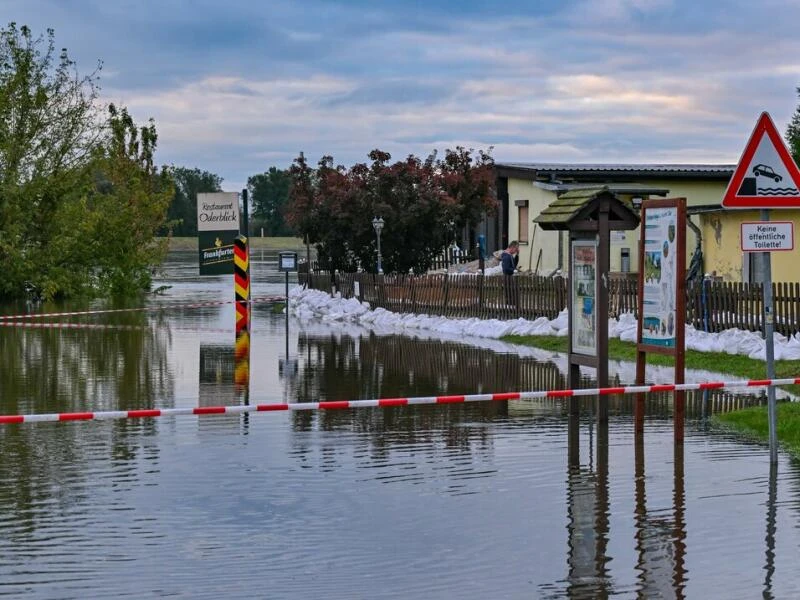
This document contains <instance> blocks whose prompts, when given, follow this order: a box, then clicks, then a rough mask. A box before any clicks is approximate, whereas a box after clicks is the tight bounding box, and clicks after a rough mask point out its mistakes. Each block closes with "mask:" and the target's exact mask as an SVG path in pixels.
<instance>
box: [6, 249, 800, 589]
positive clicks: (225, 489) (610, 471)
mask: <svg viewBox="0 0 800 600" xmlns="http://www.w3.org/2000/svg"><path fill="white" fill-rule="evenodd" d="M194 260H195V255H194V253H185V254H177V253H176V254H174V255H171V256H170V260H169V262H168V264H167V265H166V269H165V273H164V275H163V276H162V281H160V282H159V283H160V284H163V285H170V286H172V287H170V288H169V289H168V290H167V291H166V293H165V294H164V295H159V296H154V297H151V298H149V299H148V304H149V305H150V307H151V308H153V310H148V311H137V312H121V313H104V314H96V315H91V316H76V317H70V318H69V319H61V321H62V322H63V321H66V320H68V321H69V322H70V323H81V324H83V325H84V326H81V327H76V328H56V327H51V326H47V327H43V328H21V327H0V360H2V364H3V368H2V369H1V370H0V414H21V413H26V414H27V413H46V412H65V411H95V410H117V409H134V408H150V407H159V408H168V407H192V406H197V405H198V404H199V405H205V406H211V405H221V404H226V405H227V404H239V403H242V402H245V401H249V402H251V403H270V402H284V401H290V402H303V401H315V400H320V399H323V400H335V399H360V398H376V397H396V396H415V395H434V394H447V393H477V392H488V391H498V392H499V391H515V390H518V389H530V388H534V387H542V386H549V387H560V386H563V385H564V379H563V375H562V374H561V373H560V372H559V371H558V368H557V367H556V366H554V365H553V364H552V363H547V362H539V363H537V362H535V361H533V359H526V358H521V357H519V356H516V355H514V354H496V353H493V352H491V351H489V350H486V349H480V348H476V347H473V346H469V345H466V344H457V343H454V342H447V341H440V340H436V339H411V338H404V337H400V336H395V335H376V334H375V333H370V332H360V333H355V334H348V333H346V332H343V331H341V330H339V329H337V328H335V327H334V326H327V325H324V324H317V325H314V326H313V327H306V328H305V329H302V328H300V327H299V325H298V324H297V323H295V322H293V321H292V322H290V329H289V338H288V344H287V339H286V338H285V320H284V317H283V315H279V314H273V313H272V312H271V310H270V308H269V306H267V305H265V304H257V305H255V306H254V310H253V319H252V321H253V328H252V338H251V353H250V381H249V388H245V386H243V385H239V386H237V384H235V383H234V371H235V367H236V364H235V359H234V340H235V336H234V332H233V322H234V310H233V306H232V305H231V304H222V305H217V306H203V307H194V308H193V307H185V306H184V307H171V308H168V307H165V306H163V305H166V304H176V303H181V304H186V303H195V302H201V303H202V302H214V301H225V300H230V299H232V296H233V290H232V281H231V279H232V277H231V278H227V277H224V278H206V279H201V278H199V277H197V276H196V269H197V268H196V265H195V263H194ZM252 264H253V281H254V283H253V295H254V296H263V295H270V294H280V293H282V292H283V289H284V278H283V275H282V274H278V273H276V268H275V257H274V256H269V255H266V254H264V255H259V254H258V253H256V255H255V256H253V259H252ZM158 305H162V308H160V309H158V310H156V309H155V308H156V307H157V306H158ZM21 308H24V307H5V308H4V311H5V312H6V313H10V312H14V311H16V310H20V309H21ZM47 308H52V307H45V309H47ZM66 308H70V309H72V308H74V309H85V308H87V307H85V306H81V307H66ZM93 308H97V307H93ZM57 320H58V319H56V318H48V319H44V321H45V322H47V323H52V322H55V321H57ZM287 349H288V359H289V360H288V361H287V360H286V359H287ZM700 400H701V399H699V398H695V397H692V398H690V399H689V407H688V409H687V413H688V418H689V420H688V422H687V427H686V441H685V444H684V446H683V447H679V448H677V449H675V448H674V446H673V442H672V422H671V420H670V414H669V403H668V401H667V400H666V399H664V398H655V397H654V398H651V399H650V404H649V407H648V411H649V417H648V420H647V422H646V431H645V435H644V438H643V440H638V442H640V443H637V439H636V438H635V436H634V434H633V423H632V419H631V399H630V398H615V399H612V410H611V412H612V416H611V420H610V424H609V425H608V426H607V427H598V426H597V425H596V424H595V423H594V422H593V419H592V416H591V410H590V404H589V403H587V405H586V407H585V408H586V410H585V411H584V413H583V415H582V417H581V418H580V420H579V421H576V422H570V420H569V418H568V417H567V416H566V414H565V410H564V405H563V403H562V402H560V401H556V400H547V401H541V402H524V403H523V402H508V403H506V402H496V403H475V404H470V405H443V406H408V407H395V408H390V409H357V410H348V411H325V412H311V411H304V412H292V413H286V412H278V413H258V414H251V415H239V416H231V415H227V416H219V415H217V416H213V415H210V416H204V417H194V416H181V417H162V418H158V419H150V420H148V419H143V420H130V421H122V420H116V421H92V422H68V423H41V424H36V423H32V424H24V425H5V426H3V425H0V597H5V596H7V597H24V598H58V599H66V598H111V597H113V598H120V597H131V598H144V597H162V596H167V597H178V598H325V599H326V600H328V599H340V598H341V599H355V598H369V599H377V598H395V599H400V598H402V599H409V598H426V599H427V598H442V599H445V598H446V599H449V598H459V599H471V598H475V599H477V598H481V599H482V598H492V599H495V598H514V599H516V598H603V597H615V598H617V597H618V598H726V599H728V598H756V597H762V598H797V597H800V569H798V568H797V565H798V559H797V556H798V548H799V547H800V465H798V463H797V462H796V461H795V460H792V459H790V458H788V457H787V456H784V455H783V454H782V455H781V457H780V463H779V465H778V468H777V470H775V471H770V468H769V461H768V451H767V448H766V447H764V446H763V445H759V444H750V443H745V442H743V441H741V440H738V439H736V438H733V437H731V436H728V435H725V434H722V433H719V432H713V431H709V430H708V427H707V426H706V423H705V419H704V416H705V415H706V414H708V413H713V412H714V411H715V410H721V408H722V407H723V406H727V405H729V404H730V403H731V402H734V401H740V400H737V399H733V400H731V398H730V397H724V396H721V395H717V396H714V397H712V399H711V401H710V403H709V404H708V405H703V404H702V403H701V401H700ZM752 401H753V400H747V401H746V402H752ZM756 401H757V400H756Z"/></svg>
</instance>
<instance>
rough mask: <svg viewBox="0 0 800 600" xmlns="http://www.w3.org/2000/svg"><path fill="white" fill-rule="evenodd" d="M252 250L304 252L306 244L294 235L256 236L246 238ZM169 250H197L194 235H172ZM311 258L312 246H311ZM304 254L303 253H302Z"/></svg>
mask: <svg viewBox="0 0 800 600" xmlns="http://www.w3.org/2000/svg"><path fill="white" fill-rule="evenodd" d="M247 241H248V242H249V243H250V248H251V249H253V250H294V251H296V252H300V251H302V252H303V253H305V251H306V246H305V244H304V243H303V239H302V238H294V237H263V238H262V237H256V236H251V237H249V238H248V240H247ZM169 249H170V250H197V238H196V237H173V238H170V240H169ZM311 254H312V258H313V254H314V248H311ZM303 256H305V254H303Z"/></svg>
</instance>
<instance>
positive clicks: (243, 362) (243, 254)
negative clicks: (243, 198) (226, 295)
mask: <svg viewBox="0 0 800 600" xmlns="http://www.w3.org/2000/svg"><path fill="white" fill-rule="evenodd" d="M233 287H234V293H235V298H236V302H235V305H236V347H235V350H234V367H233V381H234V384H235V386H236V389H237V390H239V391H240V392H243V394H244V403H245V404H248V392H249V388H250V253H249V248H248V246H247V237H245V236H243V235H239V236H237V237H236V239H235V240H234V244H233Z"/></svg>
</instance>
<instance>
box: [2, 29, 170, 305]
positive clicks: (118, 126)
mask: <svg viewBox="0 0 800 600" xmlns="http://www.w3.org/2000/svg"><path fill="white" fill-rule="evenodd" d="M98 72H99V66H98V69H97V70H95V71H94V72H93V73H91V74H90V75H88V76H81V75H79V74H78V73H77V71H76V69H75V65H74V63H73V61H72V60H70V58H69V56H68V54H67V51H66V50H62V51H61V52H60V54H58V56H57V57H56V54H55V43H54V33H53V31H52V30H48V31H47V35H46V37H43V36H40V37H34V36H33V34H32V33H31V31H30V29H29V28H27V27H24V26H23V27H19V28H17V26H16V24H14V23H11V24H9V26H8V27H7V28H6V29H0V269H2V272H3V277H0V298H4V297H5V298H8V297H18V296H21V295H23V294H24V293H25V289H26V287H27V285H30V284H33V286H34V287H37V288H38V289H39V290H40V292H41V293H42V294H43V295H44V296H46V297H48V298H51V297H56V296H61V297H64V296H75V295H96V294H98V293H130V292H131V291H133V290H137V291H138V290H141V289H144V288H146V287H147V285H149V282H150V269H151V268H152V266H153V265H154V264H155V263H156V262H157V261H158V260H159V258H160V256H161V249H160V248H157V247H156V246H154V245H153V243H152V240H153V235H154V233H155V231H156V229H157V228H158V227H159V226H160V225H161V224H163V222H164V219H165V215H166V206H167V205H166V204H164V197H165V196H164V194H168V195H171V194H172V187H171V182H170V179H169V175H168V173H166V172H164V171H163V170H159V169H157V168H156V167H155V166H154V163H153V152H154V151H155V147H156V140H157V136H156V130H155V125H154V124H153V122H152V121H151V122H150V123H149V125H148V126H146V127H143V128H141V129H138V128H137V127H136V126H135V124H134V123H133V119H132V118H131V117H130V116H129V115H128V113H127V111H126V110H125V109H122V110H118V109H116V108H115V107H113V106H111V107H109V112H108V115H107V117H105V118H103V114H102V112H101V111H100V110H99V108H98V106H97V81H98V75H97V74H98ZM167 201H168V198H167ZM26 284H27V285H26Z"/></svg>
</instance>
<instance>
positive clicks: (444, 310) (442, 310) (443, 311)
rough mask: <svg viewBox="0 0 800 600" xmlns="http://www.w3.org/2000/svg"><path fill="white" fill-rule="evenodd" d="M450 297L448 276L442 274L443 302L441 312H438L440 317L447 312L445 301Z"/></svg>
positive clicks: (447, 274)
mask: <svg viewBox="0 0 800 600" xmlns="http://www.w3.org/2000/svg"><path fill="white" fill-rule="evenodd" d="M449 295H450V274H449V273H445V274H444V301H443V303H442V308H441V311H440V312H439V314H440V315H444V314H445V313H446V311H447V301H448V297H449Z"/></svg>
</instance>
